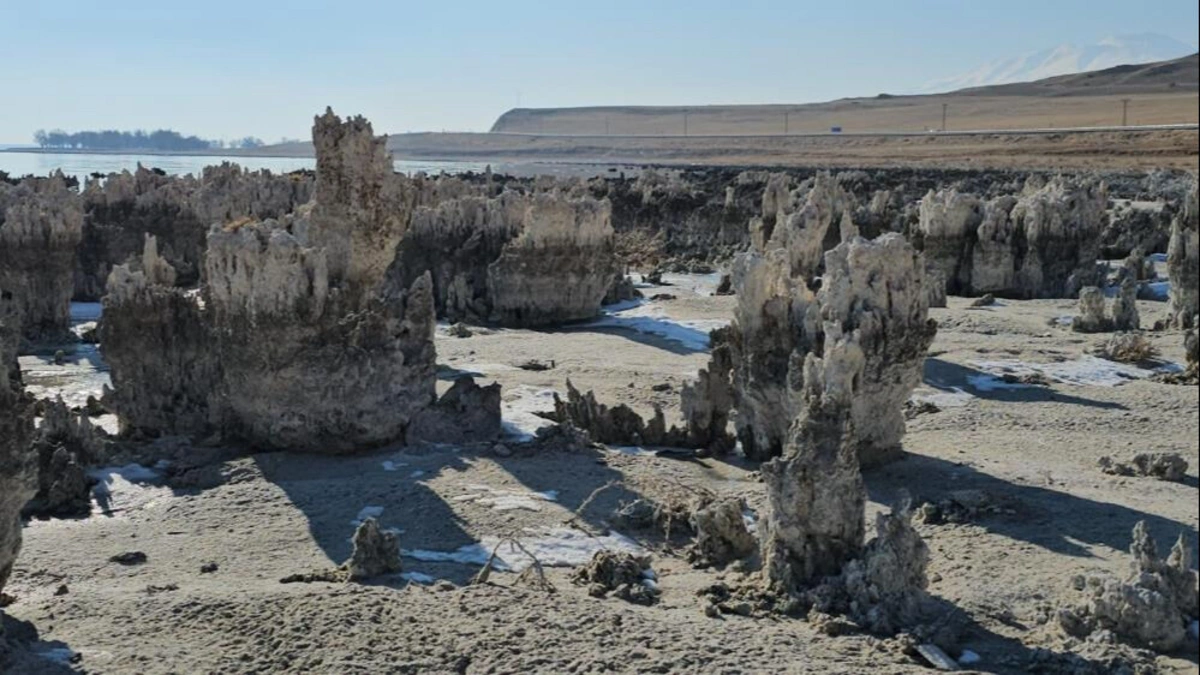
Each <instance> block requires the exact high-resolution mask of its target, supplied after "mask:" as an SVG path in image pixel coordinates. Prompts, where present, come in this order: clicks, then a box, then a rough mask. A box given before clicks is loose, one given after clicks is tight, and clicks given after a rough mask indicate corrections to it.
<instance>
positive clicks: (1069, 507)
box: [865, 454, 1196, 557]
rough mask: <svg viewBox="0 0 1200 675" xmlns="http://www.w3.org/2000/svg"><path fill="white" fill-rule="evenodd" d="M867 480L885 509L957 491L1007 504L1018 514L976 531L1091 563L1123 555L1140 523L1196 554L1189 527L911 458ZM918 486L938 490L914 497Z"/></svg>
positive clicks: (981, 522) (993, 518)
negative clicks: (1106, 553) (1094, 555)
mask: <svg viewBox="0 0 1200 675" xmlns="http://www.w3.org/2000/svg"><path fill="white" fill-rule="evenodd" d="M865 478H866V482H867V491H868V493H869V495H870V497H871V499H872V500H873V501H875V502H879V503H884V504H894V503H898V502H900V501H902V500H903V499H904V498H905V497H906V496H909V497H911V498H913V499H914V500H921V499H927V500H931V501H934V500H937V499H939V498H942V497H944V496H946V495H947V494H948V493H950V492H952V491H955V490H981V491H983V492H984V493H986V494H987V495H989V496H991V497H992V498H993V499H998V500H1002V501H1005V502H1009V503H1010V504H1011V507H1012V508H1013V510H1014V511H1015V513H1013V514H1008V515H1005V514H993V515H987V516H986V517H981V518H980V519H978V520H977V521H975V522H974V524H975V525H976V526H978V527H982V528H984V529H986V530H988V531H989V532H993V533H996V534H1000V535H1003V536H1006V537H1009V538H1011V539H1016V540H1019V541H1024V542H1028V543H1030V544H1034V545H1037V546H1041V547H1043V548H1045V549H1048V550H1051V551H1054V552H1055V553H1063V554H1066V555H1071V556H1077V557H1091V554H1090V553H1089V552H1088V550H1087V548H1086V545H1097V544H1100V545H1104V546H1108V547H1110V548H1113V549H1116V550H1119V551H1124V550H1126V549H1128V548H1129V541H1130V532H1132V531H1133V526H1134V525H1135V524H1137V522H1138V521H1142V520H1144V521H1146V525H1147V526H1148V527H1149V528H1150V532H1151V534H1153V535H1154V537H1155V538H1156V539H1157V540H1158V541H1159V542H1173V541H1174V540H1175V538H1176V537H1177V536H1178V535H1179V533H1180V532H1184V533H1187V535H1188V539H1189V542H1190V543H1191V546H1192V549H1193V553H1195V552H1196V528H1194V527H1193V526H1191V525H1189V524H1188V523H1184V522H1180V521H1177V520H1172V519H1170V518H1164V517H1162V516H1157V515H1154V514H1152V513H1147V512H1145V511H1139V510H1137V509H1133V508H1129V507H1127V506H1121V505H1120V504H1114V503H1111V502H1100V501H1095V500H1092V499H1087V498H1085V497H1078V496H1075V495H1071V494H1068V493H1066V492H1060V491H1058V490H1054V489H1052V488H1050V487H1040V486H1036V485H1023V484H1020V483H1013V482H1010V481H1007V480H1003V479H1000V478H996V477H995V476H992V475H990V474H987V473H984V472H982V471H979V470H978V469H975V468H973V467H969V466H965V465H962V464H958V463H956V462H950V461H947V460H944V459H938V458H935V457H927V456H925V455H918V454H908V455H906V456H905V458H904V459H902V460H900V461H898V462H895V463H892V464H888V465H885V466H882V467H879V468H877V469H874V470H870V471H867V472H866V473H865ZM914 485H930V486H937V487H934V488H932V489H929V490H926V491H923V492H922V493H921V494H913V493H912V486H914Z"/></svg>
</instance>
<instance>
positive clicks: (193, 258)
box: [74, 162, 313, 301]
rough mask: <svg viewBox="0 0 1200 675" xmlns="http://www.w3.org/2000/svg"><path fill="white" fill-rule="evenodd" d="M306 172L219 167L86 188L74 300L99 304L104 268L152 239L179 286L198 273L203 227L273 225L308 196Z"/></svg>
mask: <svg viewBox="0 0 1200 675" xmlns="http://www.w3.org/2000/svg"><path fill="white" fill-rule="evenodd" d="M312 190H313V178H312V173H311V172H294V173H290V174H273V173H271V172H270V171H268V170H265V169H264V170H261V171H247V170H245V169H242V168H241V167H240V166H238V165H237V164H233V163H229V162H224V163H222V164H220V165H214V166H208V167H205V168H204V170H203V171H202V172H201V174H200V175H199V176H198V177H197V176H193V175H191V174H188V175H185V176H169V175H166V174H165V173H164V172H162V171H159V170H157V169H147V168H145V167H143V166H141V165H140V164H139V165H138V167H137V169H136V170H134V171H132V172H130V171H122V172H120V173H111V174H108V175H107V176H103V177H95V178H92V179H90V180H88V181H87V184H86V186H85V188H84V190H83V207H84V211H85V214H86V215H85V218H84V222H83V237H82V240H81V241H80V243H79V255H78V261H77V263H76V268H75V281H74V284H75V286H74V298H75V299H76V300H78V301H95V300H99V299H100V298H101V297H103V295H104V294H105V292H106V284H107V280H108V275H109V274H110V273H111V272H112V269H113V268H114V267H116V266H117V265H120V264H122V263H124V262H126V261H128V260H129V259H130V258H131V257H136V256H137V255H138V254H139V253H140V252H141V250H142V242H143V239H144V237H145V236H146V235H147V234H149V235H153V236H154V237H155V239H157V240H158V242H159V246H160V248H161V254H162V256H163V257H164V258H165V259H166V261H167V262H168V263H170V264H171V266H172V267H173V268H175V270H176V271H177V273H178V279H177V281H178V283H179V284H180V285H182V286H194V285H196V284H197V283H198V282H199V281H200V278H201V275H202V274H203V268H204V250H205V245H206V237H207V234H208V230H209V228H210V227H211V226H212V225H214V224H217V225H224V224H226V223H230V222H233V221H236V220H240V219H256V220H265V219H268V218H279V217H282V216H283V215H284V214H287V213H289V212H291V211H293V210H295V209H296V208H297V207H299V206H300V205H301V204H304V203H306V202H308V201H309V199H310V198H311V196H312Z"/></svg>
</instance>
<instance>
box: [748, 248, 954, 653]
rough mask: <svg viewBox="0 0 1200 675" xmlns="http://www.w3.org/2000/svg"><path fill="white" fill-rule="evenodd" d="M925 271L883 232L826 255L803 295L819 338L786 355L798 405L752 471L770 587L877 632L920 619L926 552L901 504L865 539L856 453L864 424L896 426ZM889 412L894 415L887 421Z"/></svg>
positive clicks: (923, 335) (917, 345)
mask: <svg viewBox="0 0 1200 675" xmlns="http://www.w3.org/2000/svg"><path fill="white" fill-rule="evenodd" d="M923 271H924V266H923V264H922V261H921V259H920V256H919V255H915V254H914V253H913V251H912V248H911V247H910V246H908V244H907V243H905V242H904V241H903V240H902V239H899V238H898V237H896V238H893V236H892V235H885V236H884V237H881V238H880V239H878V240H876V241H873V242H868V241H866V240H863V239H861V238H858V239H854V240H852V241H850V242H847V243H843V244H841V245H840V246H838V247H837V248H835V249H834V250H833V251H831V252H830V253H829V254H828V255H827V256H826V275H825V283H824V284H823V285H822V288H821V291H820V293H819V294H818V295H817V297H816V298H815V299H814V300H813V303H812V305H810V307H812V308H813V311H812V313H811V314H812V319H813V320H814V321H820V322H821V324H822V336H821V342H820V344H819V347H818V348H815V349H804V348H800V347H798V348H796V350H795V351H794V352H793V354H792V356H791V358H790V360H789V368H790V372H789V374H788V380H789V384H790V385H791V386H792V388H793V390H795V392H796V395H797V398H798V406H797V409H796V415H795V416H794V418H793V422H792V424H791V426H790V428H789V430H788V437H787V442H786V445H785V447H784V450H783V454H782V456H780V457H777V458H775V459H772V460H770V461H768V462H766V463H765V464H763V466H762V470H761V471H762V476H763V482H764V484H765V485H766V489H767V508H766V510H765V513H764V517H763V520H762V524H761V527H762V530H763V539H762V558H763V573H764V579H765V581H766V583H767V584H768V586H769V587H770V588H771V589H772V590H774V591H775V592H776V593H782V594H784V595H785V596H791V597H793V598H800V599H803V600H805V601H806V602H807V603H808V604H809V605H810V606H812V607H814V608H816V609H819V610H821V611H824V612H831V611H832V612H837V613H840V614H845V615H847V616H849V617H850V618H851V619H852V620H854V621H855V622H857V623H859V624H860V625H861V626H863V627H864V628H867V629H868V630H870V631H873V632H878V633H885V634H892V633H895V632H897V631H899V630H901V629H903V628H906V627H910V626H913V625H914V624H916V623H917V622H918V621H919V620H920V619H921V616H922V614H923V611H924V609H923V608H924V607H925V601H926V599H927V596H926V595H925V592H924V589H925V586H926V576H925V569H926V566H927V564H928V559H929V552H928V548H927V547H926V545H925V543H924V542H923V541H922V540H921V538H920V536H919V535H918V534H917V533H916V531H915V530H913V528H912V525H911V522H910V520H911V519H910V515H909V514H908V512H907V510H901V511H899V512H893V513H891V514H888V515H881V516H879V518H878V519H877V522H876V530H877V532H876V536H875V538H874V539H872V540H871V541H870V542H869V543H865V542H864V534H865V532H864V524H863V516H864V512H865V506H866V487H865V485H864V483H863V478H862V471H861V468H860V467H861V464H860V459H859V457H860V453H861V447H862V439H863V438H864V436H869V434H870V433H871V432H870V428H871V425H877V427H878V429H877V431H876V433H882V434H886V435H892V434H897V433H902V432H903V418H902V416H901V410H902V406H903V402H904V400H905V399H906V398H907V396H908V393H909V392H911V389H912V386H915V378H916V377H918V376H919V373H920V363H921V359H922V358H923V356H924V353H925V351H926V350H927V349H928V346H929V342H930V340H932V337H933V330H934V328H933V326H932V325H931V324H930V323H929V322H928V321H927V320H925V318H924V313H925V308H924V304H923V303H924V295H923V293H922V290H921V287H920V284H919V283H916V284H914V283H913V278H914V277H916V278H917V279H919V277H920V274H921V273H922V272H923ZM882 300H887V301H886V302H883V301H882ZM916 319H919V320H916ZM901 329H908V330H910V331H911V332H906V331H905V330H901ZM884 357H886V358H884ZM913 358H915V368H914V361H913ZM914 370H915V372H916V374H915V375H914V374H911V373H910V371H914ZM872 371H877V372H878V371H883V372H886V373H887V377H886V378H885V380H884V381H885V382H888V383H890V381H893V380H895V381H897V382H903V383H904V384H906V385H907V387H908V389H907V391H905V392H904V396H903V397H899V393H900V390H899V389H898V388H897V389H890V390H889V388H887V387H884V388H881V387H880V382H879V381H877V380H873V379H870V377H869V375H870V373H872ZM864 401H872V402H873V404H872V406H871V411H872V413H873V415H874V417H868V416H864V415H863V413H862V409H861V408H858V409H857V410H856V407H857V406H860V405H862V403H863V402H864ZM893 412H894V413H895V417H896V418H898V420H899V421H898V423H894V422H892V421H890V418H891V417H892V413H893ZM880 417H883V418H888V419H883V420H879V419H877V418H880ZM897 424H898V427H897ZM864 429H866V430H868V431H867V433H866V434H864ZM897 440H898V436H897Z"/></svg>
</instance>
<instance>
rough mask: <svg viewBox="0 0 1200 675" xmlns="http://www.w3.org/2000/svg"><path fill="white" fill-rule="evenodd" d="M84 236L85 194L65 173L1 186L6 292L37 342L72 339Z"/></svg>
mask: <svg viewBox="0 0 1200 675" xmlns="http://www.w3.org/2000/svg"><path fill="white" fill-rule="evenodd" d="M82 232H83V210H82V206H81V202H80V198H79V193H78V192H76V191H75V190H74V189H73V188H71V187H69V186H68V185H67V181H66V179H65V178H64V176H63V175H62V173H61V172H60V173H56V174H54V175H51V176H49V177H47V178H33V177H29V178H25V179H23V180H21V181H20V182H19V183H18V184H16V185H9V184H8V183H6V182H3V181H0V292H3V293H8V294H10V295H11V296H12V298H13V299H14V301H15V303H16V307H17V310H18V311H19V312H20V319H19V320H20V322H21V326H22V328H23V331H24V335H25V337H26V338H27V339H29V340H31V341H35V342H40V341H54V340H57V339H61V338H63V337H65V336H66V335H67V332H68V328H69V326H70V318H71V295H72V291H73V286H72V283H73V282H72V279H73V275H74V269H75V249H76V248H77V247H78V245H79V241H80V238H81V237H82Z"/></svg>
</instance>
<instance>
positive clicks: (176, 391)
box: [101, 112, 499, 452]
mask: <svg viewBox="0 0 1200 675" xmlns="http://www.w3.org/2000/svg"><path fill="white" fill-rule="evenodd" d="M313 138H314V144H315V146H316V148H317V151H318V169H317V178H316V185H315V188H314V192H315V203H314V204H313V205H312V206H311V208H305V209H301V210H300V211H299V212H297V213H296V214H293V215H290V216H287V217H285V218H283V219H281V220H266V221H253V222H245V223H239V222H235V223H231V224H227V225H225V226H221V227H215V228H214V229H213V230H212V231H210V232H209V234H208V238H207V247H206V251H205V256H204V269H205V279H206V283H205V285H204V286H203V287H202V288H201V289H200V292H198V293H197V292H195V291H187V290H184V289H181V288H178V287H176V286H175V283H174V282H175V281H176V273H175V272H174V270H173V268H172V267H171V265H170V264H169V263H167V262H166V261H164V260H163V259H162V258H161V256H159V255H158V252H157V250H156V246H155V241H154V239H153V238H147V241H146V247H145V252H144V255H143V258H142V261H141V264H140V265H119V266H117V267H116V268H114V270H113V273H112V274H111V275H110V277H109V280H108V288H109V293H108V295H106V296H105V298H104V315H105V319H104V322H103V324H102V327H101V340H102V345H103V350H104V353H105V357H106V358H107V359H108V361H109V364H110V367H111V376H112V379H113V385H114V389H113V391H111V392H110V393H109V395H108V404H109V405H110V406H111V407H112V408H113V409H114V410H115V411H116V412H117V414H118V416H119V418H120V421H121V424H122V427H123V429H137V430H142V431H147V432H151V433H155V434H158V433H167V434H183V435H188V436H192V437H200V438H203V437H206V436H207V435H210V434H213V433H218V432H219V433H221V434H222V435H224V436H225V437H229V438H233V439H238V440H241V441H244V442H246V443H249V444H251V445H258V446H263V447H287V448H294V449H301V450H309V451H316V452H346V451H350V450H354V449H359V448H363V447H371V446H375V445H380V444H384V443H388V442H392V441H396V440H403V439H405V438H406V436H405V432H406V430H408V429H409V428H410V427H413V426H419V425H417V424H416V421H417V419H418V418H419V417H420V416H421V415H422V414H437V415H445V414H446V410H447V408H448V407H454V406H453V405H452V404H450V403H448V404H447V406H442V407H439V406H438V405H435V403H436V401H435V397H436V395H435V363H434V359H435V354H434V346H433V332H434V321H435V319H434V302H433V292H432V284H431V282H430V279H429V277H428V275H422V276H421V277H419V278H417V279H416V280H415V281H413V282H412V283H411V284H410V285H408V286H406V287H405V286H400V287H398V286H396V285H394V284H392V283H389V280H388V268H389V267H390V266H391V264H392V261H393V259H394V256H395V250H396V245H397V244H398V243H399V241H400V240H401V238H402V237H403V236H404V233H405V229H406V228H407V226H408V218H407V217H406V213H408V212H411V204H412V203H413V201H414V199H415V197H414V195H413V193H412V191H411V190H408V189H406V188H407V187H408V186H407V185H406V184H404V183H402V182H400V181H399V180H398V179H397V177H396V176H395V174H394V173H393V172H392V167H391V159H390V156H389V155H388V153H387V151H386V149H385V147H384V140H383V139H377V138H376V137H375V136H374V134H373V132H372V129H371V126H370V124H369V123H368V122H366V120H364V119H362V118H355V119H351V120H348V121H346V122H345V123H343V122H342V121H341V120H340V119H339V118H338V117H336V116H335V115H333V113H332V112H327V113H326V114H325V115H323V116H320V117H318V118H317V120H316V124H315V126H314V130H313ZM139 267H140V269H139ZM455 395H456V398H461V396H462V395H463V394H462V391H461V389H460V390H459V391H458V392H456V394H455ZM481 396H482V395H481ZM483 398H484V399H486V400H489V401H491V402H493V403H494V409H493V410H490V411H488V413H489V415H490V416H491V417H494V418H495V424H494V425H491V426H492V428H498V425H499V396H498V394H497V395H495V396H490V397H483ZM410 440H413V439H410Z"/></svg>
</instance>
